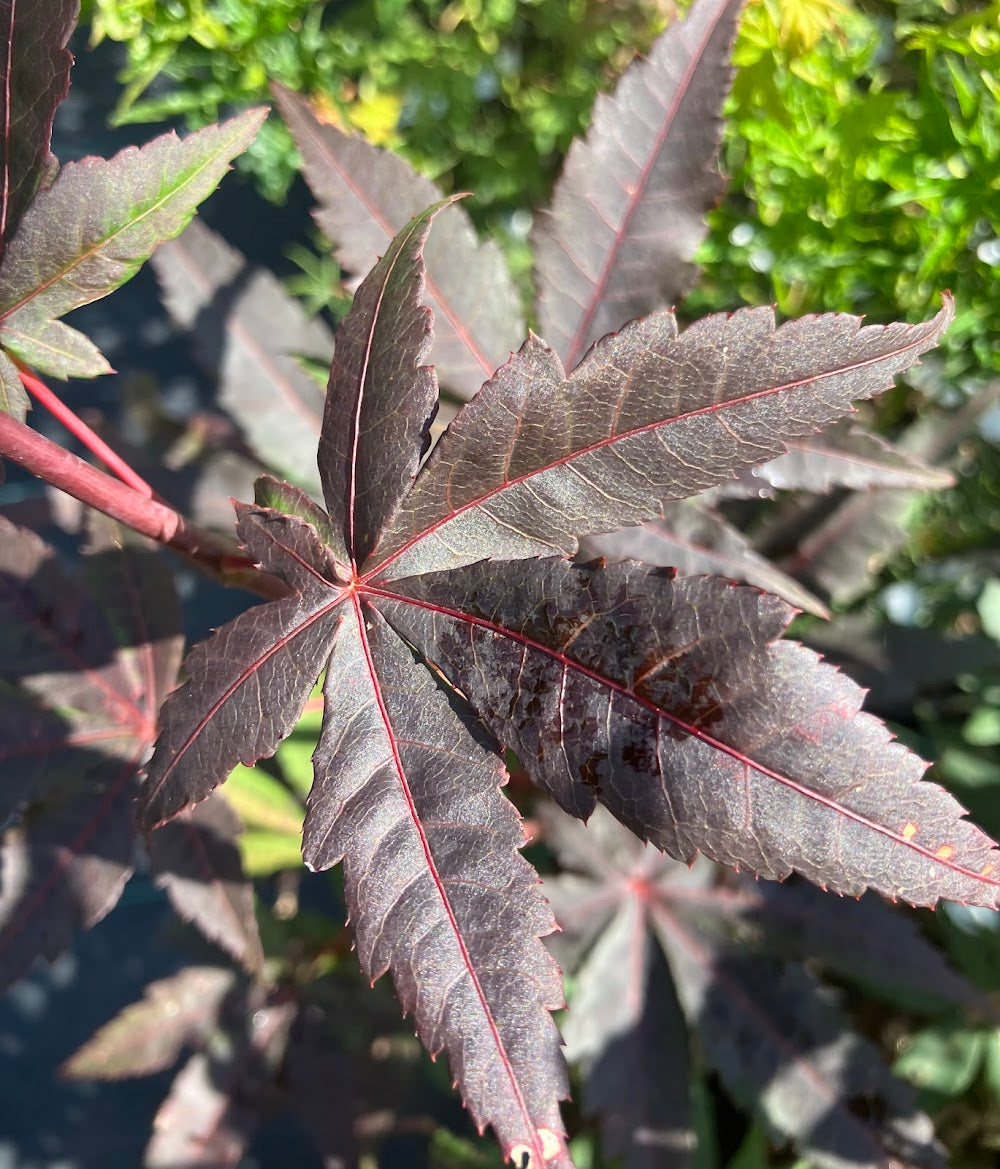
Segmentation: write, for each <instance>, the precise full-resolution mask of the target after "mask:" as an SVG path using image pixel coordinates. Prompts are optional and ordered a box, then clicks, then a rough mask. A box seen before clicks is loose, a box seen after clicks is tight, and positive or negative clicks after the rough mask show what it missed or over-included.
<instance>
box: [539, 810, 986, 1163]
mask: <svg viewBox="0 0 1000 1169" xmlns="http://www.w3.org/2000/svg"><path fill="white" fill-rule="evenodd" d="M541 818H542V823H543V825H544V827H545V832H546V839H547V841H548V843H550V844H551V845H552V847H553V848H554V849H555V850H556V852H557V853H558V855H559V857H560V859H561V860H562V862H563V863H564V865H566V867H567V869H568V870H569V871H568V872H566V873H563V874H562V875H560V876H557V877H554V878H550V879H548V880H547V881H546V883H545V890H546V893H547V894H548V895H549V897H550V898H551V900H552V903H553V906H554V908H555V910H556V915H557V918H558V920H559V923H560V925H561V926H562V928H563V931H564V933H563V934H560V935H556V936H555V937H554V938H553V946H554V947H555V948H556V951H557V953H558V954H560V955H564V954H570V955H572V958H571V965H572V967H573V968H574V969H576V970H577V973H576V979H575V984H576V987H577V989H576V992H575V995H574V998H573V1001H572V1002H571V1004H570V1007H569V1010H568V1012H567V1016H566V1021H565V1024H564V1032H565V1034H566V1037H567V1043H568V1046H569V1048H570V1054H571V1057H574V1058H578V1059H581V1060H582V1062H583V1064H584V1067H585V1069H589V1072H588V1076H587V1082H586V1087H585V1097H584V1103H585V1106H586V1107H587V1108H588V1111H591V1112H593V1113H595V1114H596V1115H598V1116H599V1118H600V1119H601V1122H602V1129H603V1131H604V1134H605V1147H606V1148H607V1149H608V1150H609V1151H613V1152H616V1153H619V1154H620V1155H621V1156H622V1159H623V1164H624V1165H625V1166H626V1167H627V1169H640V1167H642V1169H673V1167H675V1166H677V1167H683V1166H686V1165H688V1164H690V1154H689V1149H688V1147H686V1145H685V1143H684V1140H683V1135H684V1126H683V1122H681V1124H680V1125H679V1126H678V1127H679V1131H675V1133H674V1134H673V1135H674V1139H673V1141H671V1140H668V1139H666V1137H665V1135H664V1134H663V1133H662V1132H661V1133H659V1134H657V1127H658V1125H662V1123H663V1120H664V1118H666V1117H669V1116H670V1115H671V1111H670V1110H671V1109H673V1110H674V1111H675V1112H676V1110H677V1109H678V1095H680V1096H681V1097H683V1094H684V1092H685V1089H686V1084H687V1080H688V1076H687V1069H686V1064H685V1056H684V1050H685V1048H684V1042H683V1039H681V1040H680V1041H678V1040H677V1039H676V1037H672V1036H671V1033H670V1030H669V1027H671V1026H672V1027H673V1028H674V1029H675V1030H676V1023H675V1022H673V1021H672V1012H674V1011H678V1008H677V1007H676V1006H674V1005H673V1004H674V1003H675V1002H676V1000H675V998H674V996H675V994H676V995H677V996H678V997H679V998H680V1002H681V1004H682V1006H683V1012H684V1014H685V1015H686V1016H687V1020H688V1023H689V1024H690V1026H691V1028H692V1030H693V1031H694V1032H695V1033H696V1035H697V1036H698V1039H699V1040H700V1043H701V1045H702V1047H703V1049H704V1052H705V1055H706V1057H707V1059H708V1060H709V1062H710V1063H711V1064H713V1065H714V1066H715V1067H716V1069H717V1070H718V1072H719V1074H720V1076H721V1078H722V1081H723V1083H724V1084H725V1085H726V1086H727V1088H728V1089H729V1090H730V1092H731V1093H732V1094H733V1095H734V1096H735V1097H736V1098H737V1099H738V1100H739V1101H740V1103H742V1104H743V1105H745V1106H746V1107H748V1108H752V1109H755V1110H756V1111H758V1112H759V1113H760V1114H761V1116H762V1118H763V1119H764V1121H765V1122H766V1124H767V1125H768V1127H769V1129H770V1130H771V1131H772V1132H773V1133H774V1134H775V1135H776V1136H778V1137H779V1138H783V1139H791V1140H793V1141H794V1142H795V1143H796V1144H797V1145H798V1146H799V1147H800V1148H801V1149H802V1151H803V1152H805V1153H806V1154H807V1155H808V1157H809V1161H810V1164H816V1165H818V1166H823V1167H829V1169H845V1166H853V1167H856V1169H883V1167H884V1166H885V1165H886V1164H889V1163H893V1164H895V1163H905V1164H907V1165H910V1166H927V1167H934V1169H941V1167H943V1165H944V1160H943V1157H942V1154H941V1150H940V1148H939V1146H937V1144H936V1143H935V1141H934V1139H933V1130H932V1126H931V1122H930V1120H929V1118H928V1117H926V1116H924V1115H922V1114H921V1113H919V1112H918V1111H917V1110H916V1108H915V1106H914V1101H913V1093H912V1091H911V1089H910V1088H909V1087H908V1086H907V1085H905V1084H903V1083H902V1082H901V1081H897V1080H895V1079H894V1078H893V1077H892V1076H891V1074H890V1072H889V1069H888V1067H887V1066H886V1064H885V1061H884V1059H883V1058H882V1056H881V1055H880V1053H879V1052H878V1051H876V1050H875V1049H874V1048H873V1047H872V1046H871V1045H870V1044H868V1043H867V1042H866V1041H864V1040H862V1039H861V1038H860V1037H859V1036H858V1035H856V1034H854V1033H853V1032H852V1031H851V1030H850V1028H849V1026H848V1024H847V1021H846V1020H845V1019H844V1018H843V1017H842V1016H841V1015H840V1014H839V1012H838V1011H837V1009H836V1007H835V1006H834V1005H833V1003H832V1001H831V999H830V996H829V994H828V993H827V992H826V991H825V990H824V988H823V987H822V986H821V984H820V983H819V982H818V981H817V980H816V979H815V978H813V977H811V976H810V975H808V974H807V973H806V971H805V969H804V968H803V967H802V966H801V965H800V964H799V961H797V960H800V959H805V958H810V959H814V958H815V957H816V950H815V946H814V943H815V942H816V940H817V938H818V935H819V933H820V931H821V929H824V928H825V930H826V931H828V935H829V941H828V944H827V945H825V946H821V947H820V949H821V950H822V951H823V952H822V954H821V955H820V959H821V961H822V962H823V963H824V964H828V969H833V970H837V971H839V972H844V971H845V970H846V971H847V973H848V974H849V975H850V974H857V973H858V972H859V971H862V972H864V973H870V971H871V969H872V968H873V967H875V966H876V965H877V964H881V965H882V967H883V978H886V977H891V978H892V979H894V980H895V982H896V985H897V986H902V987H909V988H913V989H919V990H925V991H926V990H931V991H932V993H936V994H938V995H940V996H941V997H942V998H943V999H945V1000H946V1001H950V1002H961V1003H968V1002H969V1001H971V1000H973V999H975V998H976V997H977V996H976V992H975V991H974V989H973V988H972V987H971V986H968V985H967V984H966V983H965V982H964V980H962V979H961V978H960V977H959V976H958V975H957V974H956V973H955V972H954V971H952V970H951V969H950V968H948V967H947V965H946V964H945V963H944V962H943V960H942V959H941V957H940V955H939V953H938V952H937V951H936V950H935V949H934V948H933V947H932V946H931V945H930V944H929V943H928V942H925V941H923V940H922V939H920V938H919V935H917V934H916V933H915V932H914V931H913V930H912V929H911V928H910V927H909V923H908V922H907V921H906V920H905V919H904V918H902V917H901V915H900V914H899V913H898V912H894V911H893V910H892V909H890V908H889V907H888V906H886V905H884V904H883V903H880V902H877V901H870V900H868V899H865V900H863V901H862V902H860V903H855V902H853V901H845V900H839V899H837V898H831V897H828V896H826V897H825V896H824V895H823V894H821V893H820V892H819V891H817V890H811V889H809V888H808V887H805V886H802V887H799V886H795V885H791V886H788V885H764V886H761V887H757V886H754V885H753V884H752V883H749V882H748V883H747V884H746V885H742V884H741V885H738V886H736V887H735V888H734V887H733V885H732V883H731V882H730V881H722V880H720V879H719V878H720V876H721V875H722V874H721V873H720V871H719V870H718V869H714V868H713V866H711V865H707V864H705V863H704V862H699V864H697V865H696V866H695V867H694V868H693V869H691V870H688V869H687V868H685V867H684V866H682V865H678V864H677V863H676V862H673V861H670V860H668V859H667V858H665V857H663V856H661V855H659V854H657V853H655V852H653V851H652V850H651V849H649V848H645V849H643V847H642V846H641V844H640V842H639V841H638V840H636V839H635V838H634V837H632V836H630V835H629V834H628V833H627V832H626V831H625V830H624V829H623V828H622V827H621V826H620V825H617V824H615V823H614V821H612V820H611V819H610V817H607V815H606V813H603V812H600V813H598V814H597V815H596V816H595V817H594V820H593V822H592V826H593V828H595V829H596V830H597V831H593V832H590V831H588V832H586V833H585V832H584V830H583V829H582V827H581V826H580V825H579V824H578V823H576V822H575V821H572V820H570V819H569V818H568V817H566V816H564V815H563V814H561V813H558V812H557V811H556V810H555V809H551V808H547V809H543V810H542V815H541ZM800 894H802V895H804V896H800ZM751 906H753V908H751ZM870 915H871V916H870ZM872 916H873V917H874V918H875V919H877V922H876V921H875V920H872ZM751 919H752V920H753V921H754V922H755V924H756V926H757V928H759V929H760V930H763V931H766V932H769V933H774V934H779V935H782V936H783V937H784V939H785V945H784V947H783V949H784V952H785V955H786V957H787V962H786V964H784V965H783V964H781V963H779V962H776V961H775V960H774V958H773V957H770V956H766V955H762V954H760V953H759V952H755V950H754V948H753V947H752V946H751V947H750V949H749V950H748V948H747V945H746V941H747V938H746V923H747V922H748V921H749V920H751ZM861 919H867V920H864V922H863V923H862V920H861ZM794 922H798V924H799V926H800V927H801V926H802V925H803V924H805V925H806V926H807V927H808V926H809V925H812V926H813V927H814V928H812V929H807V930H806V931H805V932H804V933H800V934H799V935H796V933H795V925H794ZM862 924H863V925H864V926H868V927H871V926H873V925H877V927H878V928H877V929H876V930H875V931H870V930H865V929H864V928H862V929H860V930H859V929H858V927H859V925H862ZM879 931H882V933H881V935H880V932H879ZM576 938H582V939H584V942H585V946H586V948H587V949H588V950H589V953H588V954H587V956H586V958H585V959H584V960H583V961H582V962H581V956H580V954H579V952H576V953H574V947H573V943H574V941H575V939H576ZM737 939H738V940H737ZM660 947H662V953H660ZM838 949H839V950H840V951H842V952H841V953H838V952H837V951H838ZM651 951H655V952H656V955H657V957H658V959H659V960H660V961H662V958H663V954H665V955H666V958H667V959H668V963H669V966H670V971H671V975H672V978H673V982H674V986H675V987H676V990H674V989H672V988H671V986H670V976H667V975H665V974H664V975H663V976H662V978H661V983H660V984H659V985H656V986H654V985H653V983H652V982H651V981H649V980H648V979H647V978H646V977H645V975H644V971H648V970H650V969H652V968H654V965H655V964H654V963H653V962H652V961H651ZM890 954H893V955H894V956H893V957H892V958H891V971H889V970H888V969H886V967H888V966H889V965H890V960H889V955H890ZM577 968H578V969H577ZM664 983H665V985H664ZM602 990H603V993H600V992H601V991H602ZM657 1015H659V1016H660V1019H661V1020H664V1021H660V1022H657V1021H656V1016H657ZM667 1020H670V1022H667ZM667 1040H671V1041H672V1044H673V1051H672V1052H664V1051H663V1044H664V1042H665V1041H667ZM624 1052H631V1053H634V1054H633V1061H634V1062H633V1069H632V1070H631V1072H630V1071H628V1070H626V1069H624V1068H621V1067H620V1062H621V1056H622V1054H623V1053H624ZM643 1052H645V1053H646V1055H645V1059H646V1060H650V1059H653V1058H655V1059H658V1060H659V1062H660V1063H661V1064H662V1065H663V1068H662V1070H661V1072H660V1075H659V1077H658V1078H652V1079H651V1081H650V1080H644V1079H643V1078H642V1077H640V1076H638V1075H637V1074H636V1073H635V1070H634V1068H635V1066H636V1064H637V1063H638V1061H639V1059H640V1053H643ZM598 1069H600V1070H601V1072H602V1075H601V1078H600V1079H599V1078H598V1075H597V1072H598ZM681 1116H683V1113H681ZM676 1124H677V1122H675V1126H676ZM657 1135H659V1136H660V1138H661V1139H659V1140H655V1139H654V1138H655V1137H656V1136H657ZM666 1135H669V1134H666ZM688 1144H690V1142H688ZM891 1157H898V1158H899V1159H900V1160H899V1161H898V1162H894V1161H890V1158H891Z"/></svg>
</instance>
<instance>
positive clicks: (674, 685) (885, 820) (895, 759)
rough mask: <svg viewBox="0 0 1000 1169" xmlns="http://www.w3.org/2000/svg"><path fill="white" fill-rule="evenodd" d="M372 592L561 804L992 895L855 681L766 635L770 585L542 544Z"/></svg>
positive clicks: (852, 872) (848, 873)
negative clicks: (512, 556)
mask: <svg viewBox="0 0 1000 1169" xmlns="http://www.w3.org/2000/svg"><path fill="white" fill-rule="evenodd" d="M379 594H380V595H379V599H378V601H377V604H378V607H379V608H380V609H381V610H382V612H384V613H385V614H386V616H387V617H388V618H389V620H390V621H391V623H392V624H393V626H394V627H395V628H396V629H397V630H398V631H399V632H400V633H401V634H402V636H404V637H405V638H406V639H407V640H408V641H410V642H411V643H412V644H413V645H415V646H417V648H418V649H419V650H420V652H421V653H422V654H423V655H424V656H425V657H426V658H427V659H428V660H430V661H432V662H434V663H435V665H436V666H437V667H438V668H440V669H441V670H442V671H443V672H444V674H445V676H446V677H449V678H451V679H453V680H454V684H455V685H456V686H457V687H458V688H459V689H460V690H461V692H462V693H463V694H464V695H465V696H466V697H467V698H468V700H469V702H470V703H471V704H472V706H473V707H474V709H475V710H476V712H477V713H478V714H479V716H480V718H482V719H483V721H484V722H485V723H486V724H487V725H488V726H489V727H490V729H491V730H492V732H493V734H494V735H495V736H496V737H497V739H498V740H499V741H500V742H501V743H503V745H504V746H505V747H508V748H510V749H511V750H513V751H514V752H515V754H516V755H517V756H518V758H519V759H520V760H521V761H522V763H523V764H524V766H525V767H526V769H527V770H528V772H529V774H530V775H531V776H532V778H533V779H535V781H536V782H538V783H539V784H541V785H542V786H543V787H545V788H546V789H547V790H548V791H549V792H550V793H551V794H552V795H553V796H554V798H555V799H556V800H557V802H558V803H559V804H560V805H561V806H562V807H563V808H564V809H565V810H566V811H569V812H571V813H573V814H574V815H578V816H582V817H586V816H588V815H589V814H590V813H591V812H592V811H593V809H594V806H595V804H596V802H597V800H598V799H599V800H600V801H601V802H602V803H604V804H605V806H607V807H608V808H609V809H610V810H611V811H612V812H613V813H614V814H615V815H616V816H617V817H618V818H619V819H621V820H622V822H623V823H624V824H626V825H627V826H628V827H629V828H631V829H632V830H633V831H634V832H635V833H636V834H637V835H639V836H641V837H642V838H643V839H648V840H651V841H652V842H653V843H654V844H656V845H657V846H658V847H659V848H662V849H664V850H665V851H667V852H669V853H670V855H671V856H674V857H677V858H678V859H680V860H684V861H691V860H693V859H694V857H695V856H696V855H697V853H698V852H702V853H704V854H705V855H707V856H710V857H712V858H713V859H714V860H719V861H722V862H724V863H726V864H730V865H735V866H738V867H740V868H746V869H749V870H750V871H751V872H754V873H757V874H758V875H760V876H766V877H771V878H781V877H784V876H787V875H788V873H789V872H790V871H791V870H793V869H794V870H796V871H798V872H800V873H803V874H804V875H806V876H808V877H810V878H811V879H813V880H814V881H816V882H817V883H820V884H822V885H824V886H829V887H830V888H832V889H834V890H836V891H838V892H844V893H852V894H854V895H857V894H858V893H860V892H862V891H863V890H864V889H865V888H866V887H871V888H874V889H877V890H879V891H880V892H883V893H886V894H887V895H889V896H893V897H903V898H905V899H906V900H908V901H912V902H913V903H915V904H930V903H933V902H934V901H936V899H937V898H938V897H941V896H946V897H949V898H951V899H953V900H959V901H962V900H969V901H973V902H976V903H977V904H980V903H981V904H985V905H991V906H992V905H995V904H996V901H997V894H998V890H1000V882H998V880H997V877H996V875H995V871H996V861H997V857H996V853H995V851H994V850H993V848H992V845H991V842H990V841H989V839H988V838H987V837H986V836H985V835H984V834H983V833H981V832H980V831H979V829H977V828H975V827H974V826H973V825H972V824H970V823H969V822H968V821H965V820H963V819H962V818H961V817H962V815H963V809H962V808H961V806H960V805H959V804H958V803H957V802H956V801H955V800H954V799H952V797H951V796H950V795H948V794H947V793H946V792H945V791H944V790H943V789H942V788H939V787H937V786H936V785H934V784H929V783H922V782H920V777H921V775H922V773H923V771H924V767H925V764H924V763H923V762H921V760H919V759H918V758H917V757H916V756H914V755H912V754H910V752H908V751H907V750H906V749H905V748H904V747H902V746H901V745H900V744H898V743H895V742H893V741H892V740H891V737H890V736H889V734H888V732H887V731H886V729H885V727H884V726H882V724H881V723H879V722H877V721H876V720H875V719H873V718H871V717H870V716H867V715H862V714H860V713H859V712H860V707H861V701H862V698H863V694H862V692H861V691H860V690H859V689H858V688H857V687H856V686H855V685H854V683H853V682H851V681H850V680H849V679H848V678H846V677H845V676H844V675H842V674H840V673H838V672H837V671H836V670H834V669H832V668H831V667H829V666H826V665H824V664H822V663H821V662H820V661H819V660H818V658H817V657H816V655H815V654H813V653H812V652H811V651H809V650H807V649H805V648H803V647H802V646H799V645H795V644H793V643H790V642H780V641H776V640H775V639H776V638H777V637H779V636H780V634H781V633H782V632H783V630H784V627H785V624H786V623H787V621H788V618H789V615H790V614H789V610H788V608H787V607H786V606H785V605H784V603H783V602H781V601H779V600H778V599H777V598H774V597H770V596H768V595H767V594H761V593H758V592H757V591H756V590H753V589H747V588H744V587H740V586H736V585H731V584H729V583H727V582H724V581H720V580H717V579H714V578H711V577H682V578H678V579H676V580H671V579H670V578H669V577H668V576H665V575H663V574H662V573H661V572H659V571H657V570H655V569H646V568H643V567H642V566H641V565H637V564H633V563H623V564H617V565H608V566H607V568H604V569H601V568H587V567H582V566H571V565H567V564H566V563H565V562H564V561H561V560H558V559H548V560H542V561H524V562H509V563H503V562H484V563H482V564H477V565H471V566H468V567H465V568H461V569H455V570H453V571H452V572H450V573H427V574H424V575H423V576H418V577H413V578H411V579H409V580H407V581H398V582H396V583H395V584H394V585H392V586H386V587H385V588H383V589H379ZM723 777H725V778H723ZM722 784H724V785H725V786H724V787H721V786H720V785H722Z"/></svg>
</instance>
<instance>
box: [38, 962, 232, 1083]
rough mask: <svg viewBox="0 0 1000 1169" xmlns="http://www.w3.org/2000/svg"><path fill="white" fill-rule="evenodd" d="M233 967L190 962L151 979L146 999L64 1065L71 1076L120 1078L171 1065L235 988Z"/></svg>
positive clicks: (211, 1024)
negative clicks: (156, 979) (162, 975)
mask: <svg viewBox="0 0 1000 1169" xmlns="http://www.w3.org/2000/svg"><path fill="white" fill-rule="evenodd" d="M233 984H234V977H233V974H232V971H230V970H222V969H220V968H218V967H215V966H187V967H185V968H184V969H183V970H181V971H180V973H178V974H175V975H173V976H172V977H171V978H164V979H161V980H159V981H158V982H151V983H150V984H149V986H147V987H146V989H145V991H144V997H143V999H142V1001H141V1002H138V1003H133V1004H132V1005H131V1006H128V1007H126V1008H125V1009H124V1010H123V1011H122V1012H121V1013H120V1014H118V1015H117V1016H116V1017H115V1018H114V1019H112V1020H111V1022H110V1023H105V1024H104V1026H103V1027H102V1028H101V1029H100V1030H99V1031H97V1032H96V1034H94V1035H92V1036H91V1037H90V1039H88V1040H87V1042H86V1043H85V1044H84V1045H83V1046H82V1047H81V1048H80V1049H79V1051H77V1052H75V1053H74V1054H73V1055H72V1056H70V1058H69V1059H68V1060H67V1061H66V1062H65V1063H64V1064H63V1065H62V1068H61V1071H62V1074H63V1075H65V1076H70V1077H71V1078H73V1079H80V1080H118V1079H125V1078H128V1077H132V1076H148V1075H152V1074H153V1073H154V1072H159V1071H163V1069H164V1068H168V1067H170V1065H171V1064H173V1063H174V1062H175V1061H176V1060H177V1057H178V1056H179V1055H180V1053H181V1049H182V1048H183V1047H184V1046H185V1045H186V1044H189V1043H191V1042H192V1041H194V1040H196V1039H197V1038H199V1037H200V1036H201V1035H203V1034H205V1033H207V1032H208V1031H209V1030H210V1029H211V1028H212V1027H214V1026H215V1025H216V1023H217V1020H218V1013H219V1009H220V1007H221V1005H222V1001H223V999H224V998H225V997H226V995H227V994H228V993H229V991H230V990H231V989H232V987H233Z"/></svg>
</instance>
